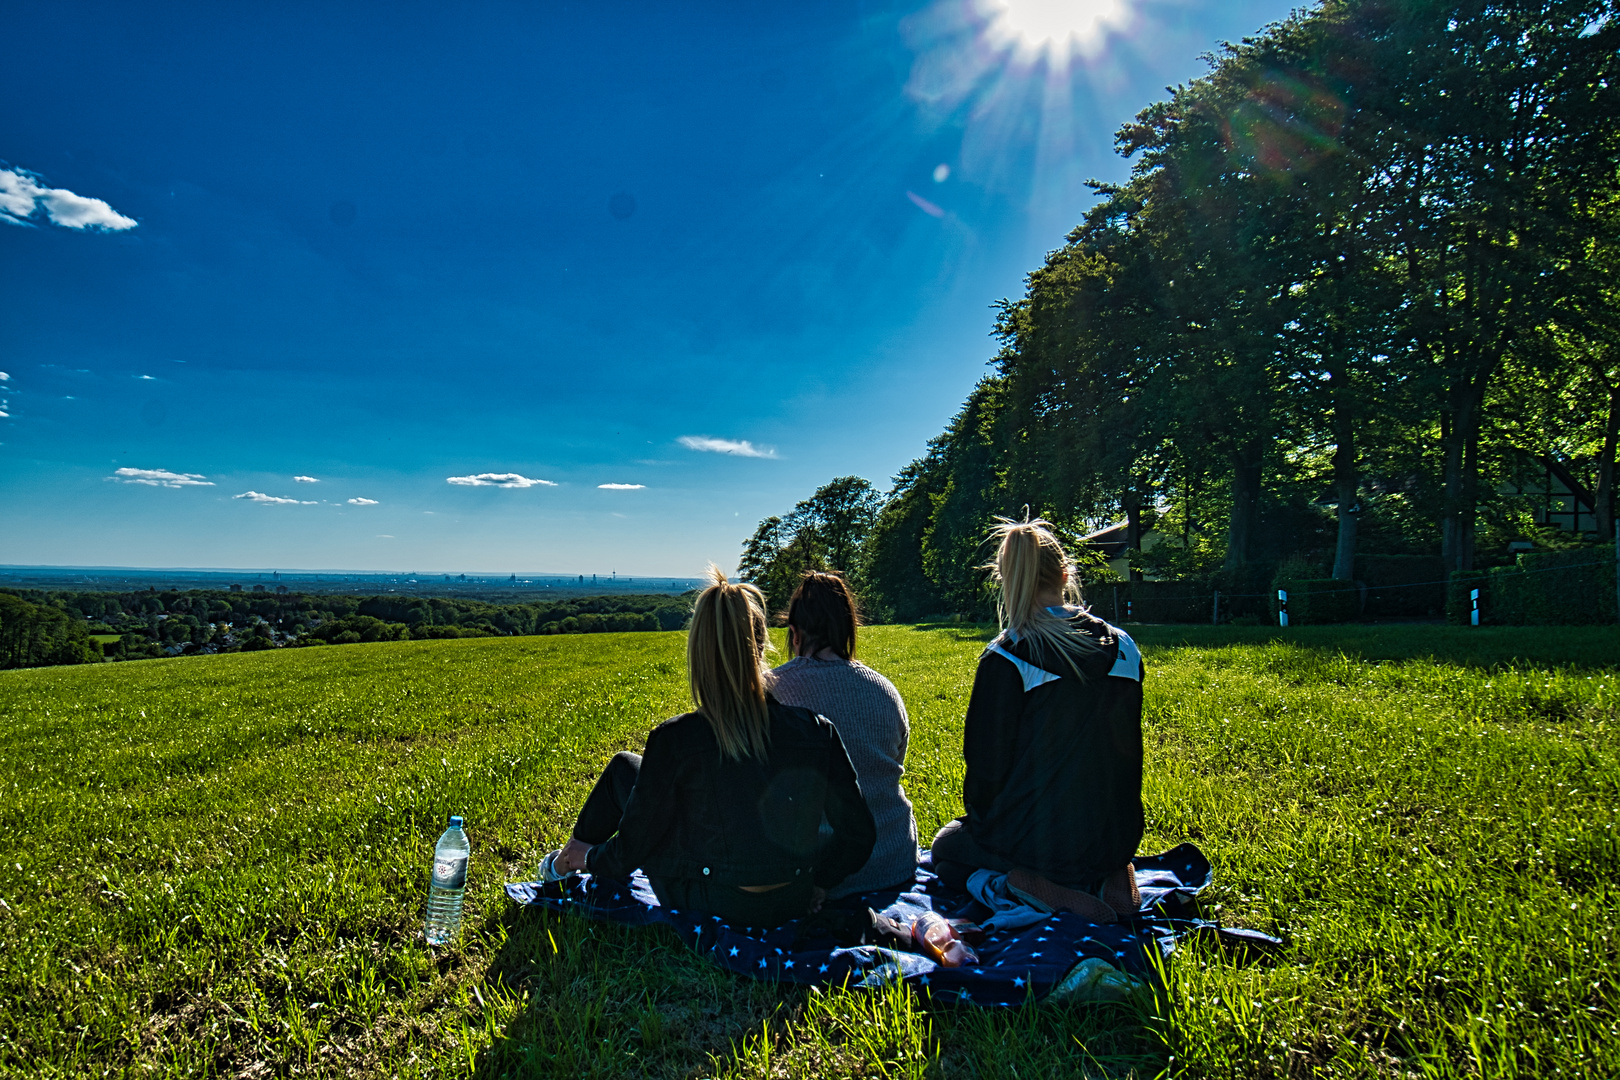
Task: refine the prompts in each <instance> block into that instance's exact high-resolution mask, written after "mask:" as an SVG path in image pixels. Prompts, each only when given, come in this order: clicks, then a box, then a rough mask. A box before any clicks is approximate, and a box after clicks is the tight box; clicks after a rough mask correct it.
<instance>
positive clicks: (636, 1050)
mask: <svg viewBox="0 0 1620 1080" xmlns="http://www.w3.org/2000/svg"><path fill="white" fill-rule="evenodd" d="M1138 639H1139V640H1140V641H1141V642H1142V644H1143V645H1144V651H1145V652H1146V655H1147V659H1148V664H1149V668H1150V673H1149V681H1148V684H1147V685H1148V694H1147V715H1146V717H1145V724H1146V740H1147V751H1148V770H1147V785H1146V801H1147V807H1148V836H1147V838H1146V840H1144V842H1143V847H1144V849H1145V850H1159V849H1162V848H1165V847H1169V846H1171V845H1173V844H1175V843H1178V842H1180V841H1183V840H1191V841H1194V842H1196V843H1198V844H1199V845H1200V846H1201V847H1202V848H1203V849H1204V851H1205V852H1206V853H1207V854H1208V855H1209V856H1210V857H1211V859H1212V861H1213V862H1214V864H1215V866H1216V874H1217V885H1216V887H1215V888H1214V889H1213V890H1211V893H1210V894H1208V900H1209V908H1210V910H1211V911H1213V912H1214V913H1216V914H1217V915H1218V916H1219V917H1220V918H1221V919H1223V920H1224V921H1226V922H1228V923H1231V924H1234V925H1247V926H1255V927H1260V928H1263V929H1266V930H1270V931H1273V932H1276V933H1278V934H1280V935H1282V936H1283V937H1284V938H1285V939H1286V940H1287V942H1288V946H1287V948H1286V950H1285V951H1284V953H1283V954H1282V956H1281V957H1279V958H1277V959H1275V960H1273V961H1270V962H1267V963H1264V964H1259V965H1254V966H1248V967H1237V966H1234V965H1233V964H1232V963H1230V962H1229V961H1227V960H1225V959H1224V958H1223V957H1221V956H1220V955H1218V954H1216V953H1212V952H1209V951H1205V950H1203V949H1200V948H1184V949H1183V950H1181V951H1180V952H1178V953H1177V956H1176V958H1175V962H1174V964H1173V966H1172V968H1171V984H1170V988H1169V992H1168V994H1167V995H1166V1000H1165V1001H1163V1002H1161V1003H1159V1004H1158V1005H1157V1006H1155V1007H1152V1008H1148V1009H1146V1010H1145V1011H1144V1010H1134V1009H1131V1008H1127V1007H1123V1006H1111V1007H1105V1008H1088V1007H1071V1008H1048V1007H1036V1006H1029V1007H1026V1008H1023V1009H1016V1010H1003V1011H989V1010H982V1011H981V1010H975V1009H972V1008H966V1009H958V1008H955V1007H947V1006H944V1005H939V1006H934V1005H932V1004H930V1003H929V1002H928V1001H927V1000H926V999H919V998H916V997H914V996H913V995H912V994H911V992H910V991H908V990H905V989H904V988H901V989H897V990H894V991H890V992H886V993H876V994H864V993H846V992H830V993H807V992H804V991H801V990H793V989H782V990H778V989H777V988H775V987H771V986H765V985H760V984H755V983H751V982H746V981H743V980H740V979H738V978H735V977H733V976H731V975H729V974H726V973H722V972H719V971H717V970H713V969H711V968H709V967H708V966H706V965H705V964H704V963H703V962H702V961H700V960H699V959H698V958H697V957H696V956H695V955H692V954H690V953H688V952H687V951H686V950H685V949H684V948H683V947H682V946H680V945H679V944H678V943H675V942H674V941H673V940H672V939H669V938H665V937H662V936H660V935H659V934H656V933H652V932H638V931H628V930H621V929H617V928H603V927H593V926H588V925H584V924H581V923H578V922H576V921H573V920H570V919H561V918H555V917H548V916H545V915H543V914H540V913H537V912H532V911H518V910H514V909H513V908H512V906H511V905H510V904H509V903H508V902H507V901H506V899H505V897H504V894H503V893H502V892H501V884H502V882H503V881H505V880H508V879H516V878H527V877H531V876H532V874H533V869H534V866H535V863H536V860H537V858H538V856H539V855H540V853H541V852H543V851H544V850H545V849H546V848H548V847H550V846H553V845H555V844H557V843H558V842H559V841H561V840H562V839H563V838H564V837H565V835H566V833H567V830H568V827H569V825H570V823H571V817H572V813H573V811H574V810H575V809H576V808H577V807H578V805H579V803H580V801H581V800H582V799H583V797H584V794H585V792H586V790H587V789H588V787H589V785H590V782H591V781H592V779H593V778H594V776H595V774H596V772H597V770H598V769H599V768H600V767H601V765H602V764H603V763H604V762H605V761H606V759H607V757H608V756H609V755H610V754H611V753H612V752H613V751H614V750H615V749H619V748H623V747H635V746H639V744H640V742H641V740H642V739H643V738H644V736H645V733H646V731H647V729H648V728H649V727H650V726H651V725H652V724H653V723H654V722H656V721H657V720H660V719H662V718H664V717H666V716H668V715H671V714H673V713H675V712H678V711H680V710H681V709H682V708H683V707H684V698H683V685H684V679H683V671H682V649H683V640H682V637H681V635H679V634H657V633H637V634H624V635H592V636H581V637H545V638H517V639H474V640H462V641H435V642H410V643H400V644H388V645H355V646H339V647H333V648H325V649H300V650H287V651H272V652H261V653H253V654H236V655H222V656H209V657H196V658H182V659H173V660H152V661H140V662H134V663H125V664H117V665H105V666H90V667H76V668H51V669H42V670H34V671H11V672H4V673H0V790H3V791H4V792H5V797H4V799H3V800H0V825H3V828H4V830H5V835H6V836H7V837H9V838H10V839H9V842H8V844H7V848H6V851H5V853H4V855H3V862H0V1074H3V1075H7V1076H25V1075H26V1076H62V1077H68V1076H72V1077H80V1076H103V1075H131V1076H207V1075H216V1076H229V1075H235V1076H247V1077H268V1076H286V1075H322V1076H356V1077H359V1076H368V1077H370V1076H378V1077H380V1076H448V1075H468V1074H471V1075H476V1076H481V1077H495V1076H519V1075H533V1076H559V1077H561V1076H569V1077H572V1076H587V1075H589V1076H641V1075H651V1076H693V1075H701V1076H714V1075H724V1076H841V1077H856V1076H886V1077H901V1076H904V1077H916V1076H942V1077H943V1076H952V1077H954V1076H985V1077H1007V1078H1013V1077H1022V1078H1030V1077H1036V1076H1059V1075H1076V1074H1081V1073H1089V1074H1092V1075H1103V1074H1110V1075H1128V1074H1132V1073H1135V1074H1137V1075H1142V1076H1153V1075H1157V1074H1160V1073H1164V1072H1169V1073H1170V1074H1172V1075H1180V1076H1199V1077H1201V1076H1312V1075H1331V1076H1351V1075H1390V1076H1396V1075H1400V1076H1405V1075H1418V1076H1439V1077H1443V1076H1509V1075H1535V1076H1555V1075H1564V1076H1589V1077H1607V1076H1615V1075H1620V1029H1617V1020H1616V998H1615V994H1616V991H1615V985H1614V974H1615V971H1616V966H1617V965H1616V942H1617V940H1620V938H1617V931H1620V926H1617V923H1620V917H1617V915H1616V900H1617V899H1620V889H1617V887H1616V884H1615V882H1616V872H1617V869H1620V838H1617V836H1616V831H1615V817H1616V810H1617V807H1620V791H1617V780H1620V751H1617V748H1616V745H1615V736H1616V734H1617V717H1620V678H1617V666H1620V634H1617V633H1616V632H1615V631H1614V630H1612V629H1605V630H1598V631H1594V630H1590V629H1582V630H1578V631H1577V630H1557V629H1537V630H1533V631H1526V630H1496V629H1488V630H1475V631H1468V630H1462V629H1446V628H1437V627H1414V628H1401V629H1378V628H1363V629H1331V628H1320V629H1317V628H1302V629H1298V630H1294V631H1292V632H1287V633H1286V634H1280V633H1279V632H1277V631H1274V630H1232V629H1218V630H1217V629H1213V628H1210V629H1202V630H1199V629H1192V630H1188V629H1183V628H1169V627H1164V628H1153V627H1143V628H1140V630H1139V631H1138ZM863 641H864V653H865V656H866V659H867V660H868V662H869V663H871V664H872V665H873V666H874V667H876V668H877V669H878V670H880V671H882V672H884V673H885V674H887V675H888V676H889V677H890V678H892V679H893V680H894V682H895V683H896V685H897V686H898V687H899V688H900V690H901V693H902V694H904V696H905V699H906V702H907V704H908V707H909V708H910V711H911V716H912V724H913V736H912V750H911V759H910V761H909V763H908V775H907V778H906V785H907V789H908V791H909V792H910V794H911V797H912V799H913V801H914V802H915V803H916V806H917V816H918V823H919V826H920V827H921V829H922V830H923V831H924V832H926V833H929V834H931V833H932V831H933V830H934V829H935V828H936V827H938V826H939V825H940V824H941V823H942V822H944V821H945V820H947V819H948V818H950V817H951V816H953V815H954V813H955V812H956V809H957V806H958V799H959V791H960V783H961V762H960V754H959V746H960V736H961V716H962V711H963V708H964V706H965V703H966V695H967V692H968V688H969V685H970V682H971V677H972V670H973V663H974V659H975V656H976V654H977V653H978V651H979V650H980V648H982V637H980V636H979V635H978V634H977V633H976V632H975V631H973V630H972V629H971V628H962V627H944V628H927V629H910V628H900V627H879V628H874V629H872V630H871V631H869V632H868V633H867V635H866V637H865V638H864V639H863ZM450 813H460V814H463V815H465V816H466V817H467V822H468V832H469V834H470V836H471V838H472V842H473V857H472V865H471V873H470V878H469V886H470V888H469V894H468V909H467V924H466V927H465V929H464V931H463V934H462V938H461V940H460V942H459V943H458V944H457V945H456V946H455V947H454V948H449V949H446V950H441V951H438V952H434V951H431V950H429V949H427V948H426V947H425V946H424V945H423V944H422V942H421V932H420V931H421V918H420V915H421V907H422V901H423V897H424V890H425V887H426V869H427V865H428V857H429V853H430V847H431V845H432V842H433V839H434V837H435V836H436V835H437V834H438V832H439V830H440V829H441V828H442V825H443V822H444V819H445V817H446V816H447V815H448V814H450Z"/></svg>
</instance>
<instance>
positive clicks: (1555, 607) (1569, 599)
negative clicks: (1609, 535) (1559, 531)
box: [1446, 547, 1617, 626]
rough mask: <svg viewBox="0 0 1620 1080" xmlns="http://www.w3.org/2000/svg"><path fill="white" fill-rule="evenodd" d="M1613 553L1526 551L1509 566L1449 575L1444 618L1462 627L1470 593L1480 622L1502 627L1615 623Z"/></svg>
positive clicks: (1599, 550)
mask: <svg viewBox="0 0 1620 1080" xmlns="http://www.w3.org/2000/svg"><path fill="white" fill-rule="evenodd" d="M1614 572H1615V559H1614V552H1613V551H1612V550H1610V549H1609V548H1607V547H1596V548H1577V549H1575V550H1573V551H1538V552H1526V553H1524V554H1521V555H1520V556H1519V557H1518V560H1517V562H1516V564H1515V565H1513V566H1498V567H1495V568H1493V569H1490V570H1472V571H1467V572H1459V573H1455V574H1452V575H1451V584H1450V589H1449V596H1448V598H1447V599H1448V602H1447V605H1446V618H1447V621H1448V622H1451V623H1454V624H1458V625H1466V624H1467V623H1468V621H1469V618H1468V613H1469V592H1470V590H1472V589H1476V588H1477V589H1479V590H1480V609H1481V611H1480V621H1481V622H1482V623H1489V624H1496V625H1501V626H1591V625H1601V624H1604V623H1612V622H1614V621H1615V620H1616V617H1617V615H1616V610H1615V590H1614Z"/></svg>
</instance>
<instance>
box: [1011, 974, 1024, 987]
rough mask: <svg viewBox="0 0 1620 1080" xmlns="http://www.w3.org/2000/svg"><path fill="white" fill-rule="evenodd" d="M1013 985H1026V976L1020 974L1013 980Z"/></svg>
mask: <svg viewBox="0 0 1620 1080" xmlns="http://www.w3.org/2000/svg"><path fill="white" fill-rule="evenodd" d="M1013 985H1014V986H1023V985H1024V977H1023V976H1022V975H1020V976H1018V978H1016V979H1014V980H1013Z"/></svg>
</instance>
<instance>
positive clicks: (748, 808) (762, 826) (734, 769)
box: [540, 567, 875, 927]
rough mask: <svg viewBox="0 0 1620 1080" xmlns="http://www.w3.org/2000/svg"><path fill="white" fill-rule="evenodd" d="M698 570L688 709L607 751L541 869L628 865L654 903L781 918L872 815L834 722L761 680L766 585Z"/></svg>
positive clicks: (845, 870)
mask: <svg viewBox="0 0 1620 1080" xmlns="http://www.w3.org/2000/svg"><path fill="white" fill-rule="evenodd" d="M710 575H711V578H712V580H713V584H711V585H710V586H709V587H708V588H707V589H704V590H703V592H702V593H701V594H699V596H698V598H697V603H696V604H695V605H694V607H693V609H692V625H691V629H690V630H689V631H688V633H687V639H686V665H687V674H688V677H689V679H690V682H691V688H692V698H693V701H694V702H695V703H696V704H697V711H695V712H689V713H684V714H682V715H681V716H677V717H675V718H674V719H673V720H667V721H665V722H664V723H662V724H660V725H659V726H658V727H656V728H654V729H653V731H652V733H651V734H650V735H648V736H647V749H646V752H645V753H644V754H632V753H628V752H624V753H620V754H616V755H615V756H614V758H613V760H612V761H610V762H609V763H608V767H607V769H606V770H604V771H603V773H602V775H601V777H600V778H598V780H597V781H596V786H595V787H594V788H593V789H592V790H591V793H590V795H589V796H588V797H587V798H586V800H585V805H584V807H583V808H581V810H580V812H579V818H578V819H577V822H576V823H575V825H574V835H573V838H572V839H570V840H569V841H568V843H567V845H566V846H564V847H563V848H561V849H559V850H557V851H553V852H551V853H550V854H548V855H547V856H546V857H545V858H544V859H543V860H542V861H541V864H540V874H541V877H542V878H544V879H545V880H547V881H557V880H560V879H561V878H563V877H566V876H567V875H568V874H570V873H573V872H575V871H579V870H588V871H590V872H591V873H593V874H600V875H603V876H606V877H614V878H623V877H628V876H629V875H630V872H631V871H633V870H635V869H636V868H637V867H640V868H641V869H642V870H643V871H645V872H646V874H647V878H648V880H649V881H650V882H651V883H652V887H653V892H654V893H656V894H657V896H658V902H659V903H660V904H663V905H664V906H665V907H670V908H675V909H677V910H686V909H690V910H694V911H702V912H706V913H708V914H710V915H718V916H720V917H721V918H722V919H725V920H727V921H728V922H732V923H737V924H740V925H745V926H755V927H770V926H780V925H781V924H782V923H784V922H787V921H788V920H790V919H795V918H798V917H799V916H801V915H806V914H808V913H809V912H810V911H811V910H812V908H813V907H815V906H817V905H819V903H820V901H821V898H822V897H823V896H824V895H825V894H826V890H828V889H830V888H833V887H834V886H836V885H838V884H839V883H840V882H842V881H843V880H845V879H846V878H847V877H849V875H850V874H852V873H854V872H855V871H856V870H857V869H859V868H860V867H861V865H862V864H864V863H865V862H866V860H867V856H868V855H869V854H870V853H871V851H872V842H873V837H874V835H875V830H874V828H873V825H872V814H871V812H870V811H868V810H867V808H866V801H865V800H864V799H863V798H861V789H860V785H859V784H858V783H857V781H856V779H855V770H854V768H853V767H852V766H851V765H850V761H849V754H848V753H846V752H845V750H844V744H843V742H842V740H840V738H839V736H838V730H837V729H836V728H834V727H833V725H832V724H831V723H830V722H829V721H828V720H827V719H825V718H824V717H820V716H817V715H815V714H814V713H812V712H811V711H809V710H808V709H801V708H795V707H793V706H790V705H785V704H783V703H782V702H780V701H778V700H777V699H776V698H775V697H774V696H772V695H771V693H770V692H769V689H768V687H769V672H767V671H766V669H765V666H764V662H763V661H764V655H765V650H766V649H767V648H769V646H770V639H769V637H768V635H767V633H766V622H765V602H764V597H762V596H761V595H760V592H759V590H758V589H756V588H754V587H753V586H752V585H739V584H732V583H730V582H728V581H727V580H726V578H725V575H724V574H722V573H720V571H719V570H718V569H716V568H714V567H710ZM823 818H825V820H826V822H827V824H828V825H830V826H831V830H832V832H831V836H830V837H826V838H823V837H822V836H821V835H820V834H821V827H822V821H823Z"/></svg>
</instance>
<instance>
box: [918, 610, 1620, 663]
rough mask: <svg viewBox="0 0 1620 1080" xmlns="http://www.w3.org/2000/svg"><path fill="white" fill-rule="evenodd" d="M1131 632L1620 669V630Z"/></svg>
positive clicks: (948, 625) (1195, 628)
mask: <svg viewBox="0 0 1620 1080" xmlns="http://www.w3.org/2000/svg"><path fill="white" fill-rule="evenodd" d="M905 625H906V627H907V629H910V630H918V631H926V632H929V633H934V634H938V635H940V636H942V637H944V638H946V639H947V640H949V641H957V642H968V641H989V640H990V639H991V638H992V637H994V636H995V634H996V627H995V625H994V624H989V623H956V622H929V623H911V624H905ZM1125 630H1126V631H1127V632H1128V633H1129V634H1130V635H1131V637H1132V638H1134V639H1135V640H1136V642H1137V644H1139V645H1141V646H1142V647H1143V648H1145V649H1151V650H1165V649H1220V648H1226V647H1230V646H1234V645H1269V644H1272V643H1282V644H1286V645H1291V646H1294V647H1295V648H1300V649H1308V650H1311V651H1314V652H1321V653H1329V654H1332V655H1335V656H1337V655H1339V654H1341V653H1342V654H1345V655H1349V656H1354V657H1358V658H1360V659H1363V660H1367V661H1369V662H1377V661H1385V660H1395V661H1400V660H1435V661H1438V662H1440V663H1446V664H1456V665H1459V666H1462V667H1471V668H1498V667H1504V668H1505V667H1514V668H1524V667H1537V668H1541V667H1566V668H1581V669H1591V670H1609V671H1612V670H1616V669H1620V626H1483V627H1472V626H1445V625H1436V624H1433V623H1395V624H1388V623H1386V624H1381V625H1380V624H1365V625H1364V624H1357V623H1347V624H1343V625H1338V626H1292V627H1278V626H1200V625H1197V624H1191V623H1189V624H1177V623H1126V624H1125Z"/></svg>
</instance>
